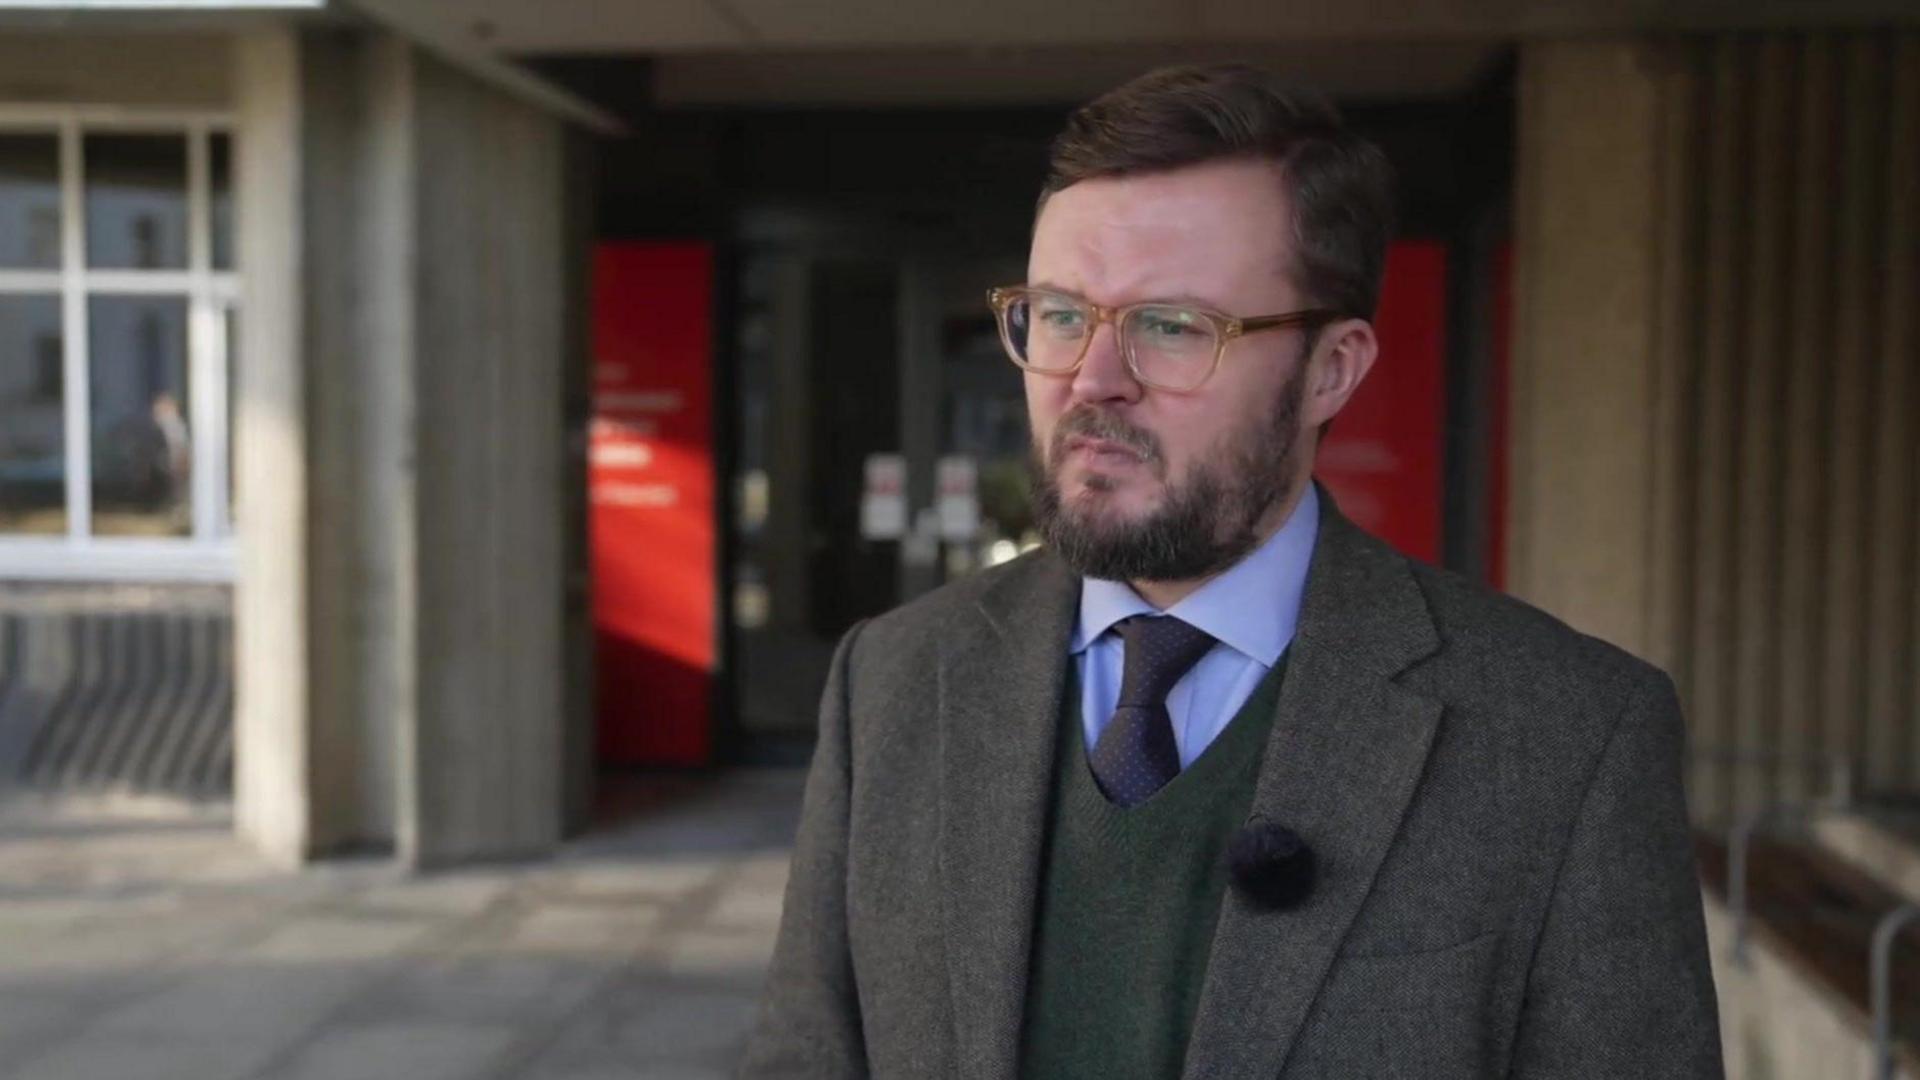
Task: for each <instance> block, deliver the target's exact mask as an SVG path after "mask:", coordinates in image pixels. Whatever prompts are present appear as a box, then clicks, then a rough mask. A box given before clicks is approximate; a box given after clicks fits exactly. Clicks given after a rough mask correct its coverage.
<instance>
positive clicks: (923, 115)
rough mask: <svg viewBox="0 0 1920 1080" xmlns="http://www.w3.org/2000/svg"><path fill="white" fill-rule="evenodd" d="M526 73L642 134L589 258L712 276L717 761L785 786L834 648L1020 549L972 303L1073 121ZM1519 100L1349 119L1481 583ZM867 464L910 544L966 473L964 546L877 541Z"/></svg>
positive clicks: (607, 193)
mask: <svg viewBox="0 0 1920 1080" xmlns="http://www.w3.org/2000/svg"><path fill="white" fill-rule="evenodd" d="M620 64H627V65H631V74H632V77H628V78H624V79H623V78H618V77H615V76H614V74H613V73H612V71H611V69H610V67H609V65H615V66H617V65H620ZM538 66H539V67H540V68H541V70H542V71H543V72H544V73H546V74H548V75H549V76H552V77H555V78H558V79H559V80H560V81H562V82H565V83H568V84H570V85H572V86H573V87H574V88H575V89H576V90H579V91H580V92H582V93H583V94H586V95H587V96H589V97H598V98H599V100H601V101H602V103H603V104H606V105H608V106H609V107H610V108H613V109H615V110H616V111H619V112H621V113H622V114H623V116H624V117H625V119H626V120H627V122H628V123H629V125H630V126H631V128H632V135H631V137H630V138H626V139H621V140H616V141H611V142H607V143H604V144H602V146H601V148H600V153H599V165H598V170H597V172H598V183H597V190H598V223H599V224H598V231H599V234H600V237H601V238H602V239H606V240H621V239H646V238H697V239H703V240H708V241H711V242H713V243H714V244H715V245H716V249H717V250H718V251H719V252H720V258H719V261H718V267H719V269H718V274H719V277H720V280H719V281H718V282H716V290H715V294H716V296H717V297H719V302H718V318H719V320H720V323H721V325H720V326H719V327H717V332H716V336H715V340H716V341H717V342H718V343H719V344H718V349H719V355H718V356H716V358H715V380H716V391H717V394H716V401H717V403H718V410H719V428H718V438H719V442H720V445H718V446H717V447H716V448H715V452H716V455H717V459H718V460H717V465H718V468H719V475H720V476H721V477H722V478H723V481H722V482H723V484H724V485H726V495H725V496H724V497H723V498H722V499H721V509H720V511H719V512H720V516H721V518H722V521H721V523H720V524H721V530H720V535H721V536H722V537H723V538H724V539H723V546H724V550H723V551H722V552H721V553H720V559H719V564H720V565H721V566H722V567H723V571H722V574H721V580H720V581H719V582H718V583H717V590H718V598H717V600H716V603H718V604H719V605H720V613H721V618H720V620H719V621H720V625H721V626H722V627H724V630H723V633H722V637H723V640H722V642H721V643H720V645H721V648H720V656H721V658H722V661H721V670H720V671H719V672H718V673H717V678H716V694H717V698H718V700H717V703H716V704H717V708H716V710H715V715H716V716H717V717H720V718H721V719H720V721H719V729H718V730H717V731H716V733H715V734H716V739H715V745H716V746H717V747H718V748H719V753H720V755H721V757H722V758H723V759H724V760H733V761H779V760H786V761H798V760H802V759H803V758H804V756H805V754H806V753H807V751H808V749H809V747H810V745H811V736H812V730H813V723H814V713H815V708H816V703H817V701H818V698H819V693H820V690H821V688H822V686H823V684H824V679H825V673H826V667H827V663H828V661H829V659H830V657H831V653H832V649H833V646H834V644H835V642H836V641H837V640H838V638H839V637H840V635H841V634H843V633H844V632H845V630H846V629H847V628H848V627H849V626H851V625H852V624H853V623H854V622H856V621H857V620H859V619H861V618H864V617H867V616H870V615H873V614H877V613H879V612H881V611H884V610H886V609H887V608H889V607H892V606H894V605H895V604H897V603H899V602H901V601H903V600H906V599H910V598H911V597H912V596H914V595H917V594H918V593H920V592H923V591H925V590H927V589H929V588H933V587H935V586H937V585H939V584H941V583H942V582H943V581H945V580H948V579H949V578H951V577H952V576H954V575H956V574H963V573H969V572H972V571H973V570H974V569H977V568H978V567H979V566H980V565H982V564H984V563H986V562H991V561H993V559H994V558H996V557H997V554H996V553H999V554H1004V553H1005V552H1006V551H1008V550H1010V548H1009V546H1008V545H1011V546H1012V547H1011V549H1012V550H1017V548H1018V545H1019V544H1020V542H1021V541H1022V539H1023V533H1024V530H1025V526H1026V519H1025V515H1026V503H1025V492H1024V486H1023V481H1022V478H1021V470H1020V462H1021V456H1022V455H1023V454H1024V452H1025V438H1026V435H1025V413H1024V406H1023V405H1022V403H1021V398H1020V382H1019V378H1018V373H1017V371H1015V369H1014V368H1013V367H1012V366H1011V365H1009V364H1007V363H1006V361H1005V360H1004V358H1003V357H1002V356H1001V355H1000V353H999V348H998V345H997V342H996V341H995V338H994V331H993V325H992V321H991V318H990V316H989V315H988V312H987V310H986V307H985V305H984V302H983V293H984V290H985V289H986V288H987V287H988V286H990V285H994V284H1004V283H1008V282H1012V281H1017V280H1020V279H1021V278H1022V277H1024V266H1025V253H1026V241H1027V230H1028V228H1029V225H1030V219H1031V214H1032V209H1033V203H1034V197H1035V195H1036V193H1037V191H1038V185H1039V183H1040V180H1041V178H1042V175H1043V170H1044V164H1045V158H1046V147H1047V142H1048V140H1049V139H1050V138H1051V136H1052V134H1053V132H1054V131H1055V130H1057V128H1058V126H1059V124H1060V122H1061V120H1062V118H1063V117H1064V116H1065V114H1066V111H1067V108H1068V107H1067V106H1066V105H1064V104H1054V103H1048V104H1038V105H1033V106H1029V107H1019V108H993V109H960V108H950V109H941V108H913V109H873V110H849V109H844V108H836V109H768V108H757V109H745V108H737V109H706V110H690V109H689V110H658V109H653V108H651V107H649V106H648V105H647V103H646V101H645V93H644V91H643V90H641V89H636V87H644V85H645V80H644V64H640V63H637V62H632V61H603V60H592V61H574V60H566V59H549V60H543V61H541V62H539V64H538ZM1510 84H1511V74H1510V71H1509V70H1508V69H1507V68H1506V67H1505V66H1502V68H1501V69H1500V70H1497V71H1494V72H1491V73H1489V74H1488V76H1487V78H1486V79H1485V80H1484V82H1483V83H1482V84H1481V85H1479V86H1478V87H1476V88H1475V89H1474V90H1473V91H1472V92H1470V93H1468V94H1466V95H1463V96H1460V97H1457V98H1451V99H1447V100H1427V101H1419V102H1396V103H1349V104H1347V105H1346V111H1347V114H1348V116H1349V118H1350V119H1351V120H1352V121H1353V122H1354V123H1355V124H1356V125H1357V126H1359V127H1360V128H1361V129H1362V130H1364V131H1366V132H1367V133H1368V134H1369V135H1370V136H1371V137H1373V138H1375V139H1376V140H1377V141H1379V142H1380V143H1381V144H1382V145H1383V146H1384V147H1385V148H1386V150H1387V152H1388V154H1389V156H1390V157H1391V158H1392V159H1393V161H1394V163H1395V166H1396V169H1397V171H1398V173H1399V176H1400V188H1401V195H1402V219H1401V221H1402V227H1401V232H1402V235H1403V236H1418V237H1425V238H1430V239H1438V240H1440V241H1442V242H1444V243H1445V244H1446V245H1447V248H1448V251H1449V253H1450V264H1449V265H1450V270H1449V275H1448V280H1449V291H1448V315H1447V391H1446V398H1447V400H1446V403H1445V411H1446V433H1445V434H1446V437H1445V440H1444V442H1445V445H1444V447H1442V448H1440V449H1439V450H1438V451H1437V452H1440V453H1443V454H1444V455H1445V459H1446V466H1445V469H1444V486H1445V491H1444V493H1443V499H1442V505H1443V507H1444V515H1443V516H1444V521H1443V522H1442V523H1441V529H1442V535H1443V538H1444V545H1443V551H1444V561H1445V562H1447V563H1448V564H1450V565H1452V566H1454V567H1455V568H1457V569H1461V570H1463V571H1465V572H1467V573H1470V574H1473V575H1475V576H1483V575H1484V569H1485V558H1484V556H1485V550H1486V545H1487V543H1488V536H1487V531H1488V530H1487V527H1486V523H1487V522H1488V521H1490V520H1492V518H1493V513H1492V508H1491V507H1489V506H1488V505H1487V497H1488V496H1487V492H1488V490H1489V484H1488V483H1487V474H1488V472H1489V470H1490V468H1491V467H1492V463H1491V458H1490V452H1489V450H1488V432H1489V430H1490V423H1489V420H1490V418H1489V417H1488V416H1487V411H1486V409H1485V402H1486V401H1487V400H1488V389H1487V388H1488V382H1489V380H1490V379H1491V378H1492V375H1491V372H1490V369H1489V364H1488V362H1487V359H1486V358H1487V356H1488V355H1490V352H1491V344H1490V343H1491V340H1492V337H1493V335H1492V332H1491V325H1490V319H1491V317H1492V316H1491V302H1490V300H1489V296H1490V285H1489V283H1490V280H1491V272H1492V271H1491V267H1492V265H1493V263H1494V261H1495V256H1496V255H1497V253H1498V250H1499V248H1500V245H1501V244H1502V243H1503V242H1504V239H1505V221H1506V210H1505V208H1506V205H1507V196H1508V191H1507V188H1508V177H1509V176H1510V173H1511V163H1510V154H1511V151H1510V147H1511V130H1510V129H1511V113H1512V103H1511V93H1510ZM876 454H882V455H899V457H900V459H901V461H902V464H903V466H904V470H905V502H906V506H907V507H908V508H909V513H908V515H907V516H908V518H909V519H911V518H914V517H917V516H920V514H921V513H922V512H923V511H927V510H928V508H930V507H932V506H933V505H934V502H935V497H936V492H935V481H936V473H937V472H938V471H939V470H940V469H941V467H942V466H941V462H942V460H943V459H951V458H954V457H963V458H967V459H969V460H970V461H971V462H972V463H973V464H972V466H971V467H972V468H973V469H974V470H975V473H976V476H977V491H978V500H979V517H980V526H981V528H980V531H979V533H978V534H977V535H975V536H974V537H973V538H972V539H970V540H967V541H937V542H936V543H935V544H934V545H933V546H932V548H931V549H929V546H928V545H927V544H926V543H925V542H924V540H925V539H926V535H925V534H924V532H923V533H922V534H921V536H920V540H921V541H922V542H919V543H915V542H913V540H914V538H913V536H912V535H911V534H912V533H913V528H912V526H913V524H914V522H912V521H911V520H910V521H909V522H908V526H909V527H908V530H907V531H908V533H909V535H908V536H906V537H902V538H877V537H875V536H872V535H868V533H867V531H866V530H863V524H871V522H866V523H863V520H862V510H863V508H862V491H863V487H864V485H865V481H866V469H867V466H868V462H869V461H870V459H871V458H872V457H873V455H876ZM922 524H924V522H923V523H922Z"/></svg>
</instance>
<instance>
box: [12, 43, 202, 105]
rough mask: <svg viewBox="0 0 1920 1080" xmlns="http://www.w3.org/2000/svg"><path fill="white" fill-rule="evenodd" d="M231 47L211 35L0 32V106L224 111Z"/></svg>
mask: <svg viewBox="0 0 1920 1080" xmlns="http://www.w3.org/2000/svg"><path fill="white" fill-rule="evenodd" d="M231 44H232V42H231V39H230V37H229V36H228V35H226V34H210V33H177V32H161V31H155V32H152V33H84V34H82V33H70V34H49V33H35V32H30V31H21V30H13V31H0V102H6V103H8V104H15V105H23V104H54V105H113V106H119V105H138V106H141V107H143V108H152V107H155V106H176V107H183V108H185V107H193V108H216V109H217V108H224V107H226V106H227V105H228V104H230V103H231V102H232V101H233V92H232V84H233V79H234V74H235V68H234V62H233V56H232V52H231Z"/></svg>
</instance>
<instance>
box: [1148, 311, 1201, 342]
mask: <svg viewBox="0 0 1920 1080" xmlns="http://www.w3.org/2000/svg"><path fill="white" fill-rule="evenodd" d="M1144 321H1145V323H1146V327H1147V333H1148V334H1151V335H1153V336H1154V337H1168V338H1177V337H1183V336H1186V335H1189V334H1197V333H1199V332H1200V331H1199V330H1197V329H1195V328H1194V326H1193V324H1192V323H1189V322H1185V321H1182V320H1179V319H1171V318H1156V317H1152V316H1149V317H1148V318H1146V319H1145V320H1144Z"/></svg>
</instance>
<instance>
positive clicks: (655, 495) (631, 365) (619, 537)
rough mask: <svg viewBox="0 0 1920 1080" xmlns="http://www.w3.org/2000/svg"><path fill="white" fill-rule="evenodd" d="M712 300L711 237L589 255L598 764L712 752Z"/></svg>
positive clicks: (699, 758)
mask: <svg viewBox="0 0 1920 1080" xmlns="http://www.w3.org/2000/svg"><path fill="white" fill-rule="evenodd" d="M712 299H713V252H712V248H711V247H710V246H709V245H707V244H702V243H618V244H601V245H600V246H599V248H598V249H597V250H596V251H595V253H594V264H593V421H592V427H591V430H590V431H589V433H588V435H589V442H588V466H587V491H588V501H589V504H590V508H589V513H590V515H591V523H590V534H591V540H590V542H591V545H592V555H593V622H594V631H595V644H596V648H597V650H598V654H597V657H596V665H597V670H598V675H597V680H596V682H597V690H598V709H599V756H600V760H601V761H603V762H614V763H621V764H670V765H699V764H705V763H706V762H707V761H708V760H709V758H710V757H711V754H712V737H711V723H710V717H709V711H710V709H711V701H712V694H713V673H714V654H715V646H714V639H715V625H716V624H715V619H716V606H717V593H718V586H717V584H716V581H717V579H716V575H715V564H714V544H715V536H714V529H715V521H716V509H715V506H714V468H713V390H712V386H713V378H712V364H713V304H712Z"/></svg>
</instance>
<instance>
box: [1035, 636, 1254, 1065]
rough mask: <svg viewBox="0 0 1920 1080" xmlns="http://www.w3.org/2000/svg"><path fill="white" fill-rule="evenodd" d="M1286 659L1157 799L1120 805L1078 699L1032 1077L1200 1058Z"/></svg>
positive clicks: (1069, 698) (1051, 867)
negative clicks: (1211, 970) (1230, 864)
mask: <svg viewBox="0 0 1920 1080" xmlns="http://www.w3.org/2000/svg"><path fill="white" fill-rule="evenodd" d="M1286 666H1287V658H1286V655H1285V654H1282V655H1281V658H1280V662H1279V663H1277V664H1275V665H1274V666H1273V670H1272V671H1270V672H1268V673H1267V676H1266V678H1265V679H1262V680H1261V682H1260V684H1259V685H1258V686H1257V687H1255V688H1254V691H1253V694H1252V695H1251V696H1250V697H1248V698H1247V702H1246V704H1245V705H1243V706H1241V708H1240V711H1239V712H1238V713H1236V714H1234V717H1233V719H1232V720H1231V721H1229V722H1228V724H1227V726H1226V728H1225V730H1223V731H1221V732H1220V734H1219V735H1217V736H1215V738H1214V740H1213V742H1212V743H1211V744H1209V745H1208V747H1207V748H1206V749H1205V750H1204V751H1202V752H1201V754H1200V756H1199V757H1198V758H1196V759H1195V760H1194V762H1193V763H1192V764H1191V765H1189V766H1187V767H1186V768H1185V769H1182V770H1181V772H1180V775H1178V776H1176V777H1174V778H1173V779H1172V780H1171V781H1169V782H1168V783H1167V785H1166V786H1165V787H1163V788H1161V789H1160V790H1159V791H1157V792H1155V793H1154V795H1153V797H1152V798H1150V799H1148V800H1147V801H1146V802H1143V803H1141V804H1139V805H1138V806H1135V807H1134V808H1132V809H1131V810H1125V809H1121V808H1120V807H1118V806H1115V805H1113V804H1112V803H1110V802H1108V801H1107V798H1106V796H1105V795H1102V794H1101V793H1100V789H1099V787H1098V786H1096V785H1095V783H1094V780H1093V774H1092V772H1091V770H1090V769H1089V768H1088V765H1087V747H1086V738H1085V736H1084V735H1083V734H1082V725H1081V716H1080V691H1079V688H1078V687H1077V686H1075V685H1073V684H1072V680H1069V685H1068V686H1067V691H1066V707H1065V709H1064V713H1065V715H1064V716H1063V717H1062V718H1061V729H1060V736H1059V752H1058V753H1057V754H1055V762H1056V764H1055V768H1054V776H1053V795H1052V799H1051V805H1050V813H1049V817H1048V825H1047V843H1046V854H1045V856H1044V864H1043V867H1042V871H1041V875H1042V876H1041V881H1040V895H1039V899H1038V908H1037V910H1036V913H1035V918H1034V933H1033V953H1032V961H1031V965H1030V967H1029V969H1028V981H1027V1005H1026V1021H1025V1023H1024V1024H1023V1026H1022V1028H1021V1046H1020V1075H1021V1076H1023V1077H1035V1078H1045V1080H1054V1078H1075V1077H1087V1078H1098V1080H1126V1078H1131V1077H1140V1078H1143V1080H1144V1078H1153V1080H1171V1078H1174V1077H1177V1076H1179V1075H1180V1069H1181V1065H1182V1064H1183V1062H1184V1061H1185V1059H1186V1052H1187V1038H1188V1036H1189V1034H1190V1033H1191V1032H1192V1030H1193V1014H1194V1011H1195V1009H1197V1008H1198V1007H1199V1004H1200V988H1201V984H1202V982H1203V980H1204V979H1205V976H1206V971H1207V953H1208V950H1209V948H1210V947H1211V945H1212V942H1213V927H1214V923H1215V921H1216V920H1217V918H1218V916H1219V913H1220V898H1221V896H1222V895H1223V894H1224V892H1225V891H1226V887H1227V873H1226V867H1225V861H1224V860H1225V852H1226V846H1227V838H1228V837H1229V836H1231V835H1232V834H1233V831H1234V830H1235V829H1238V828H1239V827H1240V826H1241V825H1243V824H1245V823H1246V820H1247V813H1248V809H1249V807H1250V806H1251V805H1252V802H1253V788H1254V782H1255V779H1256V778H1257V777H1258V776H1259V773H1260V759H1261V756H1262V753H1263V751H1264V750H1265V748H1266V744H1267V735H1268V733H1269V732H1270V731H1271V730H1272V729H1273V720H1274V713H1275V712H1276V711H1277V706H1278V704H1279V700H1280V683H1281V680H1282V678H1283V677H1284V673H1285V669H1286Z"/></svg>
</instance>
